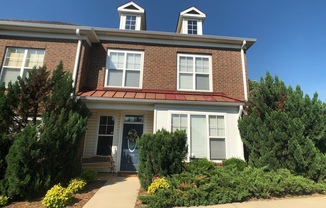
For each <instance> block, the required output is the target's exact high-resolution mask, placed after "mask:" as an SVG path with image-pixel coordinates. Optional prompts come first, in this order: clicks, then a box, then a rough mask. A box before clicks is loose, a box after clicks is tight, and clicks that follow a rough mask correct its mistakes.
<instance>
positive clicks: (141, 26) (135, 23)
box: [118, 1, 146, 30]
mask: <svg viewBox="0 0 326 208" xmlns="http://www.w3.org/2000/svg"><path fill="white" fill-rule="evenodd" d="M118 12H119V16H120V27H119V28H120V29H123V30H146V21H145V10H144V9H143V8H141V7H140V6H138V5H137V4H136V3H134V2H132V1H131V2H129V3H126V4H124V5H122V6H120V7H118Z"/></svg>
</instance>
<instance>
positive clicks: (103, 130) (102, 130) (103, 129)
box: [98, 126, 106, 134]
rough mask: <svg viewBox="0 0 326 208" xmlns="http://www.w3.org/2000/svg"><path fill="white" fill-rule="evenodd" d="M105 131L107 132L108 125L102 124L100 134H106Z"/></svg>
mask: <svg viewBox="0 0 326 208" xmlns="http://www.w3.org/2000/svg"><path fill="white" fill-rule="evenodd" d="M105 132H106V126H100V127H99V130H98V133H99V134H105Z"/></svg>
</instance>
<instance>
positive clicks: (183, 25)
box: [177, 7, 206, 35]
mask: <svg viewBox="0 0 326 208" xmlns="http://www.w3.org/2000/svg"><path fill="white" fill-rule="evenodd" d="M205 18H206V15H205V14H204V13H203V12H201V11H200V10H199V9H197V8H196V7H190V8H189V9H186V10H184V11H182V12H180V15H179V20H178V25H177V33H181V34H194V35H202V34H203V22H204V20H205Z"/></svg>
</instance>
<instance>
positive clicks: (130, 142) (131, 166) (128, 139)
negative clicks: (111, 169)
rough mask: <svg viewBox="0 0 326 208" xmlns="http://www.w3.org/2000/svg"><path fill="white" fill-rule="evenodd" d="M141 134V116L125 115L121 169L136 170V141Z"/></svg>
mask: <svg viewBox="0 0 326 208" xmlns="http://www.w3.org/2000/svg"><path fill="white" fill-rule="evenodd" d="M142 134H143V117H142V116H126V117H125V123H124V125H123V136H122V151H121V166H120V170H121V171H137V170H138V147H137V145H136V141H137V139H138V138H140V137H141V135H142Z"/></svg>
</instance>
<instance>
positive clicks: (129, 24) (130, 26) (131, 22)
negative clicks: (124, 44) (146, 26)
mask: <svg viewBox="0 0 326 208" xmlns="http://www.w3.org/2000/svg"><path fill="white" fill-rule="evenodd" d="M125 29H126V30H135V29H136V16H134V15H127V16H126V25H125Z"/></svg>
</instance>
